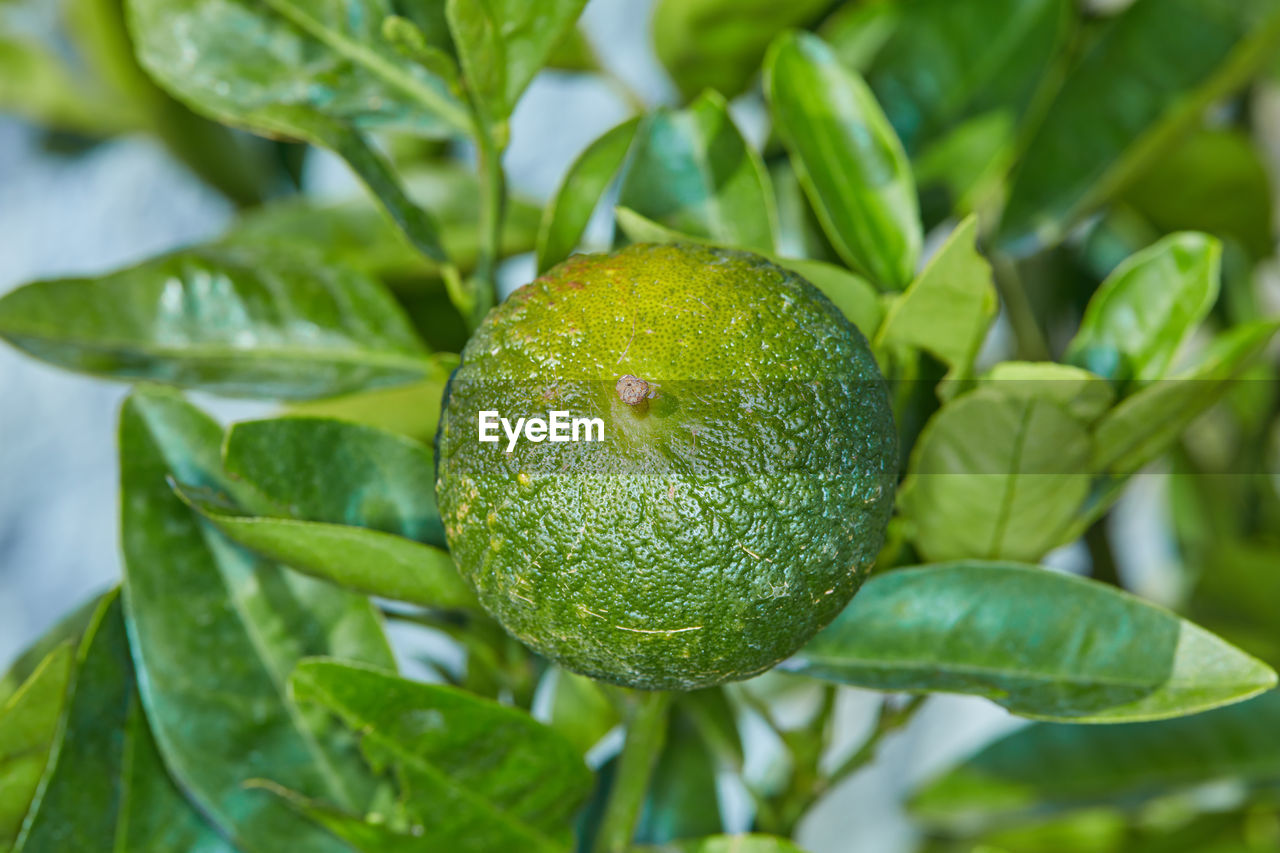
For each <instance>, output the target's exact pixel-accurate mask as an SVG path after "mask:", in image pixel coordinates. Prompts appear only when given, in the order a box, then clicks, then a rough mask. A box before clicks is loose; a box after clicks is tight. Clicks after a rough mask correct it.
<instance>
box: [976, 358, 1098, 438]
mask: <svg viewBox="0 0 1280 853" xmlns="http://www.w3.org/2000/svg"><path fill="white" fill-rule="evenodd" d="M978 383H979V384H978V387H980V388H991V389H993V390H994V391H996V392H998V393H999V394H1000V395H1001V396H1002V397H1006V398H1008V399H1012V400H1036V399H1039V400H1048V401H1050V402H1053V403H1057V404H1058V405H1059V406H1061V407H1062V408H1063V409H1064V410H1065V411H1066V412H1067V414H1069V415H1071V416H1072V417H1073V418H1075V419H1076V420H1078V421H1080V423H1082V424H1089V423H1093V422H1094V421H1096V420H1097V419H1098V418H1100V417H1101V416H1102V415H1103V414H1104V413H1105V412H1106V411H1107V410H1108V409H1110V408H1111V404H1112V403H1113V402H1114V401H1115V391H1113V390H1112V388H1111V384H1110V383H1108V382H1107V381H1106V380H1105V379H1103V378H1101V377H1100V376H1098V375H1097V374H1094V373H1090V372H1089V371H1087V370H1081V369H1080V368H1078V367H1072V366H1071V365H1068V364H1054V363H1053V362H1049V361H1002V362H1000V363H999V364H997V365H996V366H995V367H993V368H991V369H990V370H988V371H987V372H986V373H984V374H983V375H982V376H980V377H979V378H978Z"/></svg>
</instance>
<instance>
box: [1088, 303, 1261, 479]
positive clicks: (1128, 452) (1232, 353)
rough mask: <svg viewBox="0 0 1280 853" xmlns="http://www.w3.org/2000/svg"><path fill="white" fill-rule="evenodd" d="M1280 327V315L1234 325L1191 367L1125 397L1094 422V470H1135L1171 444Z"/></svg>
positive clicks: (1256, 354)
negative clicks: (1274, 317)
mask: <svg viewBox="0 0 1280 853" xmlns="http://www.w3.org/2000/svg"><path fill="white" fill-rule="evenodd" d="M1278 330H1280V320H1260V321H1258V322H1256V323H1247V324H1245V325H1242V326H1236V327H1235V328H1233V329H1232V330H1231V331H1229V332H1225V333H1223V334H1222V335H1221V336H1220V337H1219V338H1218V339H1217V340H1216V341H1214V343H1213V345H1212V346H1211V347H1210V348H1209V350H1208V351H1207V352H1206V353H1205V355H1204V356H1203V357H1202V358H1201V359H1200V360H1199V362H1197V364H1195V365H1194V366H1193V367H1191V368H1189V369H1187V370H1185V371H1183V372H1182V373H1180V374H1178V375H1176V376H1172V377H1169V378H1168V379H1162V380H1159V381H1157V382H1154V383H1152V384H1151V385H1148V386H1147V387H1146V388H1143V389H1142V390H1141V391H1138V392H1137V393H1135V394H1133V395H1132V396H1130V397H1128V398H1127V399H1125V400H1124V401H1123V402H1121V403H1120V404H1119V405H1118V406H1116V407H1115V408H1114V409H1112V410H1111V411H1110V412H1108V413H1107V414H1106V416H1104V417H1103V418H1102V420H1100V421H1099V422H1098V425H1097V427H1096V430H1095V433H1094V457H1093V466H1094V470H1096V471H1100V472H1101V471H1107V472H1110V473H1112V474H1117V475H1126V474H1131V473H1133V472H1134V471H1137V470H1138V469H1139V468H1141V467H1142V466H1143V465H1146V464H1147V463H1148V462H1150V461H1151V460H1153V459H1155V458H1156V457H1157V456H1159V455H1160V454H1161V453H1163V452H1164V451H1165V450H1167V449H1168V448H1169V447H1170V445H1172V444H1173V442H1174V441H1176V440H1177V439H1178V436H1179V435H1181V434H1182V432H1183V430H1185V429H1186V428H1187V425H1188V424H1189V423H1191V421H1192V420H1194V419H1195V418H1196V417H1197V416H1199V415H1200V414H1202V413H1203V412H1205V411H1207V410H1208V409H1209V408H1210V407H1211V406H1212V405H1213V404H1214V403H1216V402H1217V401H1218V400H1220V399H1221V398H1222V395H1223V394H1225V393H1226V392H1227V390H1228V389H1229V388H1230V387H1231V382H1232V380H1233V379H1235V378H1236V377H1238V376H1239V375H1240V374H1241V372H1242V371H1243V370H1244V369H1245V368H1246V367H1247V366H1248V365H1249V363H1250V362H1251V361H1252V360H1253V359H1254V358H1255V357H1257V356H1258V355H1259V354H1260V353H1261V352H1262V351H1263V350H1264V349H1265V348H1266V346H1267V344H1268V343H1269V342H1270V341H1271V339H1272V338H1273V337H1274V336H1275V334H1276V332H1277V331H1278Z"/></svg>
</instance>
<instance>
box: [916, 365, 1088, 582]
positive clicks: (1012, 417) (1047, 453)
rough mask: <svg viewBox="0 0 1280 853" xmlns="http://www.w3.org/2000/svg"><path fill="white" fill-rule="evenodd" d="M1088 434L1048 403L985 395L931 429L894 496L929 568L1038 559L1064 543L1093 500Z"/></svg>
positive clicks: (951, 406) (952, 407)
mask: <svg viewBox="0 0 1280 853" xmlns="http://www.w3.org/2000/svg"><path fill="white" fill-rule="evenodd" d="M1092 451H1093V445H1092V443H1091V441H1090V437H1089V433H1088V432H1087V431H1086V429H1085V426H1084V425H1083V424H1082V423H1081V422H1080V421H1078V420H1077V419H1076V418H1074V417H1073V416H1072V415H1070V414H1069V413H1068V412H1067V410H1066V409H1064V408H1063V407H1062V406H1061V405H1059V404H1058V403H1055V402H1053V401H1052V400H1050V399H1046V398H1043V397H1029V398H1017V397H1007V396H1005V395H1004V394H1002V393H1001V392H1000V391H999V389H995V388H991V387H989V386H988V387H983V388H979V389H978V390H976V391H973V392H971V393H968V394H964V395H962V396H960V397H958V398H956V399H955V400H953V401H952V402H950V403H948V404H947V405H945V406H943V408H942V409H941V410H939V411H938V413H937V414H936V415H934V416H933V418H931V419H930V420H929V422H928V424H926V425H925V428H924V430H923V432H921V434H920V438H919V439H918V441H917V442H916V446H915V449H914V450H913V452H912V454H911V460H910V464H909V465H908V475H907V478H906V480H905V481H904V482H903V485H902V488H901V489H900V490H899V492H898V507H899V509H900V511H901V513H902V517H903V519H904V520H905V521H906V523H907V525H908V529H909V530H910V536H911V537H912V541H914V543H915V545H916V548H917V549H918V550H919V551H920V553H921V554H922V555H923V556H924V557H925V558H926V559H928V560H930V561H935V560H954V559H961V558H969V557H974V558H986V559H1007V560H1027V561H1033V560H1038V559H1040V557H1042V556H1044V554H1045V553H1046V552H1048V551H1049V550H1050V549H1052V548H1054V547H1056V546H1058V545H1060V544H1062V542H1063V537H1064V535H1066V531H1067V530H1068V528H1069V525H1070V522H1071V520H1072V518H1073V517H1074V516H1075V514H1076V512H1077V511H1078V510H1079V509H1080V507H1081V506H1082V505H1083V503H1084V500H1085V498H1086V497H1087V495H1088V493H1089V486H1090V474H1091V473H1092V469H1091V468H1090V464H1091V462H1092Z"/></svg>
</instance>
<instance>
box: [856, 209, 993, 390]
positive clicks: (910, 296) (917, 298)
mask: <svg viewBox="0 0 1280 853" xmlns="http://www.w3.org/2000/svg"><path fill="white" fill-rule="evenodd" d="M977 235H978V219H977V217H975V216H970V217H968V218H967V219H965V220H964V221H963V222H961V223H960V224H959V225H958V226H956V229H955V231H953V232H952V233H951V236H950V237H948V238H947V242H946V243H945V244H943V246H942V247H941V248H940V249H938V252H937V254H936V255H934V256H933V258H932V259H930V261H929V263H928V265H927V266H926V267H925V268H924V271H923V272H921V273H920V277H919V278H917V279H916V280H915V281H913V282H912V283H911V286H910V287H908V288H907V289H906V291H905V292H904V293H903V294H902V295H901V296H900V297H898V298H897V299H895V300H893V302H891V303H890V304H889V309H888V311H887V312H886V314H885V318H884V322H883V323H882V324H881V325H880V328H879V331H877V332H876V333H875V336H874V339H873V342H874V347H875V349H876V350H877V351H881V350H888V351H889V352H891V353H893V352H898V351H901V350H903V349H922V350H925V351H926V352H929V353H932V354H933V355H934V356H936V357H937V358H938V359H939V360H941V361H942V362H943V363H944V364H946V365H947V367H948V368H949V369H948V371H947V379H948V380H949V383H948V384H951V383H953V382H956V381H960V380H964V379H967V378H968V377H969V375H970V374H971V372H972V370H973V360H974V358H975V357H977V355H978V349H979V348H980V347H981V346H982V341H983V339H984V338H985V337H986V335H987V329H988V328H990V326H991V321H992V320H994V319H995V316H996V308H997V299H996V289H995V285H994V284H993V283H992V280H991V265H990V264H988V263H987V260H986V258H984V257H982V255H980V254H979V253H978V247H977V242H976V241H977ZM953 387H958V386H953Z"/></svg>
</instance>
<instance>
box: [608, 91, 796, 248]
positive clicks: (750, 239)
mask: <svg viewBox="0 0 1280 853" xmlns="http://www.w3.org/2000/svg"><path fill="white" fill-rule="evenodd" d="M618 203H619V204H620V205H622V206H624V207H628V208H630V209H632V210H634V211H635V212H637V213H639V214H640V215H641V216H645V217H647V218H649V219H651V220H653V221H655V222H657V223H659V224H660V225H663V226H665V227H667V228H671V229H674V230H676V231H679V232H681V233H683V234H688V235H690V236H692V237H696V238H700V239H704V240H710V241H714V242H716V243H720V244H723V245H726V246H732V247H736V248H741V249H752V250H754V251H757V252H766V253H767V252H772V251H773V245H774V233H775V231H776V230H777V211H776V209H775V204H774V200H773V193H772V187H771V185H770V183H769V177H768V173H767V172H765V169H764V164H763V162H762V161H761V159H760V156H759V154H757V153H756V152H755V151H754V150H753V149H752V148H751V146H749V145H748V144H747V142H746V140H745V139H743V138H742V134H741V133H739V131H738V128H737V125H735V124H734V122H733V118H732V117H731V116H730V115H729V110H728V106H727V104H726V103H725V100H724V98H723V97H721V96H720V95H719V94H717V93H715V92H711V91H708V92H704V93H703V94H702V95H701V96H700V97H699V98H698V99H697V100H696V101H694V102H693V103H692V104H690V105H689V106H688V107H687V108H686V109H683V110H679V111H671V110H666V109H661V110H658V111H657V112H655V113H654V114H652V115H651V116H649V117H648V118H647V119H646V120H645V121H644V123H642V124H641V125H640V127H639V129H638V131H637V134H636V139H635V141H634V143H633V146H632V153H631V156H630V162H629V165H628V166H627V170H626V174H625V175H624V177H623V179H622V187H621V189H620V190H619V193H618Z"/></svg>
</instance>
